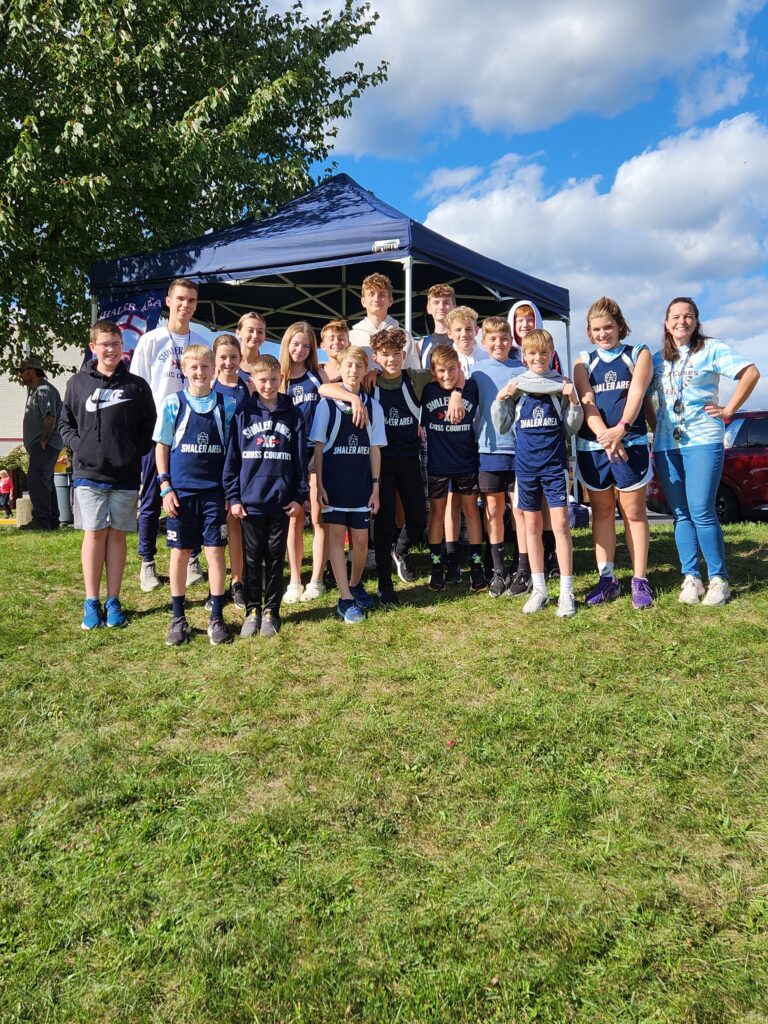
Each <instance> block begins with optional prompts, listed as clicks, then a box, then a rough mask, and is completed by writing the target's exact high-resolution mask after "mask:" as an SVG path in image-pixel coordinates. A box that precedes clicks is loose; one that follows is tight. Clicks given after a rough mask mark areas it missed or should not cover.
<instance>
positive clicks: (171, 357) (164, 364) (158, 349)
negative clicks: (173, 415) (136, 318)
mask: <svg viewBox="0 0 768 1024" xmlns="http://www.w3.org/2000/svg"><path fill="white" fill-rule="evenodd" d="M190 345H205V346H206V348H210V347H211V343H210V341H209V340H208V339H207V338H205V337H203V335H202V334H196V333H195V332H194V331H192V330H190V332H189V334H174V333H172V332H171V331H170V330H169V329H168V327H167V325H166V326H163V327H156V328H155V329H154V331H147V333H146V334H143V335H142V336H141V338H139V343H138V345H137V346H136V348H135V349H134V352H133V359H132V360H131V373H135V374H137V375H138V376H139V377H142V378H143V379H144V380H145V381H146V382H147V384H149V386H150V387H151V388H152V396H153V398H154V399H155V405H156V406H157V407H158V409H159V408H160V406H161V405H162V404H163V401H164V400H165V399H166V398H167V397H168V395H174V394H176V392H177V391H181V389H182V388H183V387H184V375H183V374H182V372H181V354H182V352H183V351H184V349H185V348H188V347H189V346H190Z"/></svg>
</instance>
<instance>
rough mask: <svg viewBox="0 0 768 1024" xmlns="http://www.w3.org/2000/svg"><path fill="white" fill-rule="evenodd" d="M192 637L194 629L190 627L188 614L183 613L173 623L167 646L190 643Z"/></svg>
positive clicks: (166, 642) (169, 631) (166, 640)
mask: <svg viewBox="0 0 768 1024" xmlns="http://www.w3.org/2000/svg"><path fill="white" fill-rule="evenodd" d="M191 639H192V630H191V629H190V628H189V623H188V622H187V619H186V616H184V615H181V616H179V618H178V619H174V620H173V622H172V623H171V628H170V629H169V630H168V636H167V637H166V638H165V644H166V647H179V646H180V645H181V644H188V643H189V641H190V640H191Z"/></svg>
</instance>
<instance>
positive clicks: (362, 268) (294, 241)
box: [91, 174, 570, 329]
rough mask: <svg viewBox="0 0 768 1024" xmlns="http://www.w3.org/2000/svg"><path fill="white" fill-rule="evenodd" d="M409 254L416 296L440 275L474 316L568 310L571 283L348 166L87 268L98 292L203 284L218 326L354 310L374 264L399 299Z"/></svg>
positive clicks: (205, 311) (320, 317)
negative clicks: (193, 231)
mask: <svg viewBox="0 0 768 1024" xmlns="http://www.w3.org/2000/svg"><path fill="white" fill-rule="evenodd" d="M408 257H412V258H413V260H414V271H413V291H414V295H416V294H419V293H426V291H427V289H428V288H429V287H430V286H431V285H432V284H436V283H438V282H440V281H447V282H450V283H451V284H453V286H454V288H455V289H456V292H457V301H459V302H466V303H467V304H469V305H474V306H475V308H476V309H477V310H478V312H479V313H480V314H481V315H489V314H490V313H498V312H500V309H499V307H500V306H501V305H503V304H505V303H506V302H508V301H513V300H516V299H520V298H527V299H531V300H532V301H533V302H535V303H536V304H537V305H538V307H539V309H540V310H541V313H542V315H543V316H544V317H545V318H547V319H560V320H565V319H567V318H568V315H569V309H570V304H569V297H568V291H567V290H566V289H564V288H560V287H558V286H557V285H553V284H550V283H548V282H546V281H542V280H540V279H538V278H535V277H530V276H529V275H528V274H523V273H521V272H520V271H518V270H513V269H512V268H511V267H507V266H505V265H504V264H502V263H498V262H497V261H496V260H491V259H488V258H487V257H485V256H481V255H480V254H479V253H476V252H473V251H472V250H471V249H467V248H465V247H464V246H462V245H458V244H457V243H456V242H452V241H450V240H449V239H447V238H444V237H443V236H442V235H439V234H437V233H436V232H435V231H430V230H429V229H428V228H425V227H424V226H423V225H422V224H419V223H418V222H417V221H414V220H412V219H411V218H410V217H408V216H406V215H405V214H403V213H400V212H399V211H398V210H395V209H394V208H393V207H391V206H388V205H387V204H386V203H383V202H382V201H381V200H380V199H377V198H376V196H375V195H373V193H371V192H368V191H366V190H365V189H364V188H362V186H361V185H359V184H358V183H357V182H356V181H354V180H353V179H352V178H350V177H349V176H348V175H346V174H337V175H335V176H334V177H332V178H330V179H328V181H326V182H324V183H323V184H321V185H318V186H317V187H316V188H314V189H312V190H311V191H310V192H308V193H306V194H305V195H303V196H299V197H298V198H297V199H294V200H292V201H291V202H289V203H286V204H285V205H284V206H281V207H280V208H279V209H278V210H277V211H276V212H275V213H273V214H272V215H271V216H268V217H264V218H262V219H260V220H256V219H254V218H249V219H247V220H243V221H240V222H239V223H238V224H233V225H232V226H231V227H227V228H223V229H222V230H220V231H215V232H211V233H209V234H206V235H203V236H202V237H200V238H194V239H191V240H190V241H186V242H181V243H180V244H179V245H177V246H174V247H173V248H170V249H165V250H162V251H160V252H155V253H148V254H145V255H139V256H126V257H123V258H121V259H117V260H111V261H109V262H105V263H97V264H95V265H94V266H93V267H92V268H91V286H92V289H93V291H94V293H95V294H96V295H97V296H99V297H100V298H103V299H106V298H109V299H115V298H117V297H119V296H121V295H128V294H130V293H133V292H136V291H138V290H142V289H149V288H162V287H165V286H166V285H167V284H168V282H170V281H171V280H172V279H173V278H174V277H189V278H191V279H192V280H194V281H196V282H197V283H198V284H199V285H200V303H199V306H198V311H197V315H196V319H203V320H207V321H208V322H209V323H210V324H211V325H212V326H214V327H216V328H219V327H223V326H227V325H228V324H230V323H232V322H235V321H236V320H237V319H238V318H239V316H240V313H241V312H243V311H244V310H245V309H257V310H259V311H260V312H262V313H264V314H265V315H266V316H267V318H268V322H269V325H270V328H271V329H273V328H278V327H280V326H282V324H281V323H280V322H278V321H281V320H282V319H285V322H286V324H287V323H290V322H291V321H292V320H296V319H299V318H301V317H306V318H307V319H310V320H316V321H319V322H322V321H325V320H327V319H329V318H330V317H331V316H347V315H349V316H352V315H356V314H357V313H358V312H360V306H359V299H358V298H357V295H356V294H355V295H353V296H350V297H348V295H347V293H348V292H349V291H350V290H352V289H357V288H359V285H360V282H361V281H362V279H363V277H365V276H366V275H367V274H369V273H373V272H374V271H376V270H379V271H380V272H382V273H385V274H387V276H389V277H390V279H391V280H392V283H393V289H394V291H395V299H396V304H395V309H394V310H393V311H394V312H395V315H397V305H398V302H400V303H402V301H403V297H402V287H401V282H402V276H401V274H402V271H400V272H398V271H397V270H396V269H395V268H394V267H393V266H392V262H393V261H403V260H405V259H407V258H408Z"/></svg>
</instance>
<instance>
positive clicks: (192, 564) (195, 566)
mask: <svg viewBox="0 0 768 1024" xmlns="http://www.w3.org/2000/svg"><path fill="white" fill-rule="evenodd" d="M204 579H205V573H204V572H203V570H202V569H201V567H200V559H199V557H198V556H197V555H194V556H193V557H192V558H190V560H189V562H187V586H188V587H193V586H194V585H195V583H202V582H203V580H204Z"/></svg>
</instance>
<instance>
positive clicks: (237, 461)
mask: <svg viewBox="0 0 768 1024" xmlns="http://www.w3.org/2000/svg"><path fill="white" fill-rule="evenodd" d="M307 465H308V456H307V435H306V429H305V427H304V419H303V417H302V415H301V413H300V412H299V409H298V408H297V407H296V406H295V405H294V404H293V399H292V398H291V396H290V395H282V394H281V395H278V396H277V407H276V408H275V409H269V408H268V407H267V406H266V405H265V404H264V402H263V401H262V400H261V398H259V396H258V394H253V395H251V397H250V398H249V399H248V401H247V402H246V403H245V405H244V406H243V408H242V409H241V410H240V412H238V413H236V414H235V418H234V420H233V421H232V426H231V428H230V433H229V444H228V446H227V456H226V460H225V462H224V493H225V495H226V498H227V501H228V502H230V504H232V505H235V504H238V503H239V504H242V505H243V507H244V508H245V511H246V512H247V514H248V515H249V516H250V515H259V514H265V513H268V514H270V515H278V514H280V513H281V512H283V509H284V507H285V506H286V505H289V504H290V503H291V502H292V501H297V502H299V504H301V505H303V504H304V502H305V501H306V500H307V499H308V497H309V488H308V486H307Z"/></svg>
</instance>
